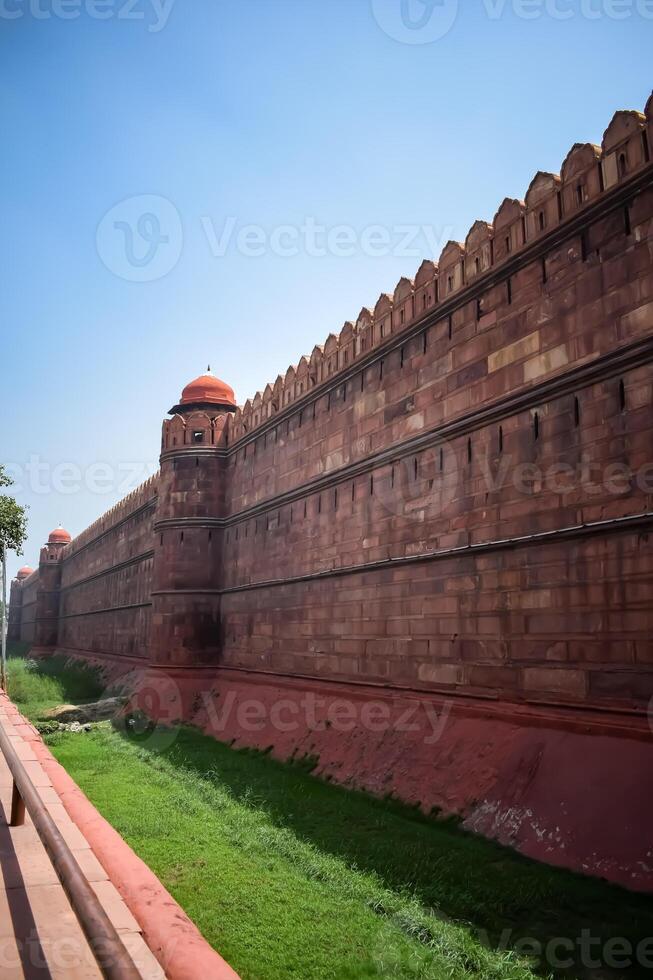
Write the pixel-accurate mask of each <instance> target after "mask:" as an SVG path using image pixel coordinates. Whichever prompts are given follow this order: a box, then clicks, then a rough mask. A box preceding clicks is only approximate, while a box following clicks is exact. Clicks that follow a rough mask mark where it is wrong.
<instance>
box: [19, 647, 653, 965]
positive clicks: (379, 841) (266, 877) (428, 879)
mask: <svg viewBox="0 0 653 980" xmlns="http://www.w3.org/2000/svg"><path fill="white" fill-rule="evenodd" d="M9 683H10V693H11V696H12V698H13V699H14V701H15V702H16V703H17V704H18V706H19V707H20V708H21V710H22V711H23V712H24V713H25V714H27V715H28V716H29V717H30V718H31V719H32V720H37V719H38V718H39V716H40V715H41V714H42V713H43V711H44V710H45V709H46V708H48V707H51V706H52V705H54V704H57V703H61V702H68V701H73V702H74V701H82V700H91V699H93V698H94V697H96V696H97V694H98V693H99V690H100V685H99V684H98V681H97V678H96V676H95V675H94V674H93V673H92V672H90V671H87V670H85V669H83V668H79V667H76V668H66V667H65V666H64V664H63V663H62V661H61V660H59V659H57V658H55V659H52V660H50V661H47V662H46V663H44V664H41V665H39V667H38V669H37V670H28V669H26V665H25V662H24V661H23V660H21V659H19V658H16V659H12V660H10V673H9ZM47 740H48V742H49V744H50V747H51V749H52V751H53V753H54V754H55V755H56V757H57V758H58V759H59V761H60V762H61V763H62V764H63V765H64V766H65V767H66V769H67V770H68V771H69V772H70V774H71V775H72V776H73V778H74V779H75V780H76V781H77V783H78V784H79V785H80V786H81V788H82V789H83V790H84V792H85V793H86V794H87V795H88V797H89V798H90V799H91V800H92V801H93V803H94V804H95V806H96V807H97V808H98V810H99V811H100V812H101V813H102V814H103V815H104V816H105V817H106V818H107V820H109V821H110V823H112V824H113V826H114V827H115V828H116V829H117V830H118V831H119V832H120V833H121V834H122V836H123V837H124V838H125V839H126V840H127V841H128V842H129V844H130V845H131V846H132V848H133V849H134V850H135V851H136V853H137V854H139V855H140V856H141V857H142V858H143V860H144V861H146V863H147V864H148V865H149V866H150V867H151V868H152V869H153V871H155V873H156V874H157V875H158V876H159V878H160V879H161V881H162V882H163V884H164V885H165V886H166V887H167V888H168V890H169V891H170V892H171V893H172V894H173V895H174V897H175V898H176V899H177V901H178V902H179V903H180V905H182V906H183V908H184V909H185V910H186V911H187V913H188V914H189V915H190V917H191V918H192V919H193V920H194V922H195V923H196V924H197V926H198V927H199V929H200V930H201V931H202V933H203V934H204V936H205V937H206V938H207V939H208V941H209V942H210V943H211V944H212V945H213V946H215V948H216V949H218V950H219V951H220V952H221V953H222V955H223V956H224V957H225V958H226V959H227V960H228V961H229V962H230V963H231V964H232V965H233V966H234V968H235V969H236V970H237V971H238V972H239V973H240V974H241V975H242V976H243V978H244V980H282V978H286V977H295V978H298V980H313V978H314V980H327V978H336V980H340V978H342V980H347V978H358V977H393V978H395V977H396V978H452V980H453V978H462V977H475V978H488V980H492V978H496V980H512V978H514V980H526V978H532V977H534V976H547V975H549V974H554V973H555V974H557V975H558V976H567V977H582V978H593V980H598V978H608V977H609V978H618V977H626V976H627V977H633V978H634V977H639V976H650V975H652V972H653V971H652V970H651V969H648V970H645V969H643V968H637V967H633V968H632V969H629V970H627V969H623V968H613V969H609V968H606V967H605V966H601V967H600V968H597V967H592V966H591V965H589V964H590V963H592V962H595V961H597V960H598V959H599V958H601V950H602V948H603V945H604V943H606V942H607V941H609V940H611V939H614V938H615V937H623V938H624V939H626V940H628V941H629V942H630V943H631V944H632V945H633V947H636V945H637V944H638V943H639V942H640V941H641V940H642V939H644V938H646V937H648V936H650V935H651V934H653V916H652V915H651V913H652V912H653V900H651V899H649V898H646V897H643V896H635V895H631V894H629V893H628V892H626V891H623V890H621V889H618V888H614V887H611V886H609V885H607V884H605V883H603V882H600V881H596V880H592V879H587V878H583V877H580V876H577V875H573V874H570V873H567V872H564V871H560V870H555V869H552V868H548V867H546V866H544V865H540V864H537V863H535V862H532V861H528V860H526V859H524V858H521V857H520V856H519V855H517V854H515V853H513V852H512V851H509V850H506V849H504V848H501V847H498V846H497V845H495V844H492V843H490V842H488V841H485V840H483V839H481V838H478V837H474V836H472V835H469V834H466V833H464V832H462V831H461V830H459V829H458V828H456V827H455V826H454V825H453V824H451V823H445V822H441V821H437V820H435V819H429V818H426V817H424V816H422V815H421V814H420V813H418V812H416V811H415V810H413V809H410V808H408V807H404V806H401V805H400V804H397V803H394V802H387V801H386V802H384V801H378V800H374V799H371V798H369V797H367V796H365V795H364V794H359V793H354V792H351V791H347V790H344V789H341V788H339V787H337V786H334V785H331V784H329V783H326V782H322V781H320V780H318V779H315V778H313V777H312V776H311V775H310V772H308V771H307V770H306V768H302V766H300V765H282V764H280V763H278V762H275V761H274V760H273V759H271V758H270V757H269V756H266V755H263V754H260V753H254V752H243V751H236V750H234V749H232V748H230V747H228V746H225V745H222V744H220V743H218V742H215V741H214V740H213V739H209V738H207V737H205V736H202V735H201V734H199V733H198V732H196V731H194V730H191V729H183V730H181V731H180V732H179V733H178V735H177V737H176V739H175V740H174V741H173V742H172V744H170V745H166V746H165V747H163V748H162V749H161V751H157V750H156V749H155V748H153V747H152V745H151V744H150V743H149V742H148V743H147V746H146V747H144V746H143V745H139V744H138V742H137V741H136V740H133V739H130V738H129V737H127V736H125V735H123V734H120V733H119V732H118V731H115V730H114V729H113V728H111V726H110V725H109V724H108V723H103V724H100V725H98V726H97V727H95V728H94V730H93V731H92V732H91V733H89V734H69V733H63V734H56V735H53V736H50V737H48V738H47ZM583 930H589V932H590V935H591V937H592V938H593V939H594V938H596V940H597V941H598V939H599V938H600V939H601V942H600V943H598V942H595V943H594V944H593V945H592V947H591V956H590V959H589V960H588V964H587V965H585V966H584V965H583V963H582V962H581V961H582V958H583V957H582V956H581V955H580V952H579V950H580V948H581V945H580V939H581V937H582V935H583ZM526 937H528V938H530V939H531V940H533V941H535V942H536V943H539V944H541V946H542V947H545V946H546V944H547V943H548V942H550V941H551V940H553V939H555V938H557V937H560V938H563V939H569V940H571V941H572V942H573V943H574V945H575V948H576V963H575V965H574V966H573V967H572V968H567V969H557V970H554V969H552V968H551V964H550V958H549V965H547V962H546V958H544V961H543V960H542V958H540V957H537V956H536V957H535V958H534V959H531V960H530V961H529V962H527V959H526V957H525V956H524V955H523V954H524V951H525V950H527V951H528V952H530V951H531V950H532V949H533V947H532V944H529V945H527V946H523V945H522V946H521V947H520V946H519V943H520V941H523V940H524V939H525V938H526ZM515 949H517V950H518V952H520V953H521V954H522V956H521V958H520V956H519V955H517V953H516V952H515ZM652 949H653V944H652ZM557 952H558V955H559V956H560V958H561V959H562V961H564V960H565V958H566V957H567V956H568V955H569V953H568V952H567V950H566V949H565V950H562V951H561V950H560V949H558V950H557ZM617 962H619V961H617ZM202 980H203V978H202Z"/></svg>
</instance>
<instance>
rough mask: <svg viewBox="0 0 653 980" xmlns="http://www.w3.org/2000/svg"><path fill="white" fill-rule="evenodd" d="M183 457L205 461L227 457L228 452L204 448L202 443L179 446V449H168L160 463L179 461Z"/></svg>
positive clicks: (160, 458) (161, 457)
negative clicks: (172, 460)
mask: <svg viewBox="0 0 653 980" xmlns="http://www.w3.org/2000/svg"><path fill="white" fill-rule="evenodd" d="M183 456H189V457H191V458H193V459H194V458H195V457H196V456H198V457H200V458H204V459H206V458H210V459H220V458H221V457H224V456H227V450H225V449H222V448H220V447H218V446H215V447H214V446H203V445H202V444H201V443H197V445H190V446H179V448H175V449H167V450H166V451H165V452H164V453H161V456H160V457H159V462H160V463H166V462H167V461H168V460H171V459H179V458H180V457H183Z"/></svg>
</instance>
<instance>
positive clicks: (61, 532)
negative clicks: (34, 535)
mask: <svg viewBox="0 0 653 980" xmlns="http://www.w3.org/2000/svg"><path fill="white" fill-rule="evenodd" d="M71 541H72V538H71V536H70V534H69V533H68V531H66V530H65V529H64V528H63V527H62V526H61V524H60V525H59V527H55V529H54V531H50V535H49V537H48V544H70V542H71Z"/></svg>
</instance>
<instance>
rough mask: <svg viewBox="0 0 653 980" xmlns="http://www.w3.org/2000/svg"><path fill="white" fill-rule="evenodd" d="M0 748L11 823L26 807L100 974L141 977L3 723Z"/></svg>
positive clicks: (111, 978)
mask: <svg viewBox="0 0 653 980" xmlns="http://www.w3.org/2000/svg"><path fill="white" fill-rule="evenodd" d="M0 750H1V751H2V754H3V755H4V757H5V760H6V762H7V765H8V766H9V770H10V772H11V775H12V777H13V781H14V782H13V791H12V799H11V818H10V826H12V827H19V826H21V825H22V824H23V823H24V822H25V810H26V809H27V812H28V813H29V815H30V817H31V819H32V823H33V824H34V827H35V829H36V832H37V833H38V835H39V837H40V838H41V842H42V843H43V846H44V848H45V850H46V851H47V854H48V856H49V858H50V860H51V861H52V866H53V868H54V870H55V872H56V874H57V877H58V878H59V881H60V882H61V884H62V886H63V889H64V891H65V893H66V895H67V896H68V900H69V902H70V904H71V907H72V909H73V911H74V912H75V915H76V916H77V918H78V920H79V924H80V926H81V927H82V930H83V932H84V935H85V936H86V939H87V940H88V944H89V947H90V949H91V951H92V953H93V955H94V957H95V959H96V962H97V964H98V966H99V968H100V970H101V971H102V974H103V976H104V977H106V978H107V980H142V977H141V974H140V972H139V971H138V970H137V969H136V966H135V965H134V962H133V960H132V958H131V957H130V955H129V953H128V952H127V949H126V948H125V946H124V944H123V942H122V940H121V938H120V936H119V935H118V932H117V931H116V929H115V928H114V926H113V924H112V923H111V921H110V919H109V917H108V915H107V914H106V912H105V911H104V909H103V908H102V905H101V904H100V901H99V899H98V897H97V895H96V894H95V892H94V891H93V889H92V888H91V886H90V884H89V882H88V880H87V878H86V876H85V875H84V872H83V871H82V869H81V868H80V866H79V864H78V863H77V861H76V860H75V857H74V855H73V853H72V851H71V850H70V848H69V847H68V845H67V844H66V842H65V840H64V838H63V836H62V834H61V831H60V830H59V828H58V827H57V825H56V824H55V822H54V820H53V819H52V817H51V816H50V814H49V813H48V811H47V809H46V808H45V805H44V803H43V800H42V799H41V797H40V796H39V794H38V792H37V790H36V789H35V787H34V784H33V783H32V781H31V779H30V778H29V776H28V775H27V772H26V771H25V767H24V766H23V764H22V762H21V761H20V759H19V758H18V754H17V752H16V750H15V748H14V747H13V745H12V744H11V741H10V739H9V736H8V735H7V733H6V732H5V731H4V730H3V727H2V724H0Z"/></svg>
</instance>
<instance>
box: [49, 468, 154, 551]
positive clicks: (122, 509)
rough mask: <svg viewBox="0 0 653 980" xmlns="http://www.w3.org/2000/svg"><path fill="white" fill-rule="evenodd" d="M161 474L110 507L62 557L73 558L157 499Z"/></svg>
mask: <svg viewBox="0 0 653 980" xmlns="http://www.w3.org/2000/svg"><path fill="white" fill-rule="evenodd" d="M158 482H159V474H158V473H155V474H154V475H153V476H151V477H149V478H148V479H147V480H145V482H144V483H141V485H140V486H138V487H136V489H135V490H132V491H131V493H128V494H127V496H126V497H123V499H122V500H121V501H120V502H119V503H117V504H115V505H114V506H113V507H110V508H109V510H107V511H106V512H105V513H104V514H103V515H102V516H101V517H98V519H97V520H96V521H94V522H93V523H92V524H90V525H89V526H88V527H87V528H86V529H85V530H84V531H82V532H81V534H78V535H77V537H76V538H73V540H72V541H71V542H70V544H68V545H66V546H65V547H64V549H63V553H62V557H63V559H64V560H65V559H66V558H69V557H71V556H72V555H74V554H75V553H76V552H77V551H79V550H81V549H82V548H83V547H85V546H86V545H87V544H88V543H89V542H90V541H94V540H95V538H99V537H100V535H102V534H105V533H106V532H107V531H110V530H111V529H112V528H113V527H115V525H116V524H119V523H120V522H121V521H124V520H125V518H126V517H128V516H129V515H130V514H132V513H133V512H134V511H136V510H139V509H140V508H141V507H143V506H145V504H146V503H148V502H149V501H150V500H152V498H153V497H156V495H157V491H158Z"/></svg>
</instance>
